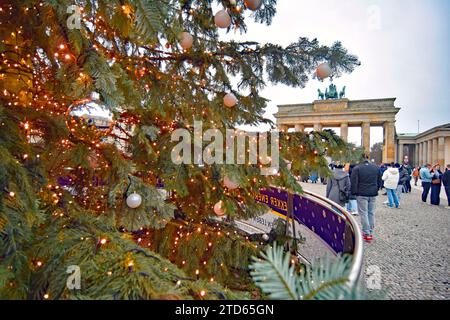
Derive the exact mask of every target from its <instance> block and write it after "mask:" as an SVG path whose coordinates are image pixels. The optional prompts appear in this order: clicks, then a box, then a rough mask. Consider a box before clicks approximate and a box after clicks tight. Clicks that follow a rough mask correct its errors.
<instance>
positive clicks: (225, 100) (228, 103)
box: [223, 93, 238, 108]
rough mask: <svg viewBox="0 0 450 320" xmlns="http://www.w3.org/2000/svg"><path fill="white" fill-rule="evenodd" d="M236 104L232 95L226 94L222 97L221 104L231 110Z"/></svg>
mask: <svg viewBox="0 0 450 320" xmlns="http://www.w3.org/2000/svg"><path fill="white" fill-rule="evenodd" d="M237 102H238V99H237V98H236V96H235V95H234V94H232V93H227V94H226V95H225V97H223V104H224V105H226V106H227V107H228V108H233V107H234V106H235V105H236V104H237Z"/></svg>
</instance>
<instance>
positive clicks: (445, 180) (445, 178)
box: [442, 164, 450, 209]
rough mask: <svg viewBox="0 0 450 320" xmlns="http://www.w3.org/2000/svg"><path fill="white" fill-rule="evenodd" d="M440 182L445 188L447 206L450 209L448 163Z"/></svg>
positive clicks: (449, 170)
mask: <svg viewBox="0 0 450 320" xmlns="http://www.w3.org/2000/svg"><path fill="white" fill-rule="evenodd" d="M442 184H443V185H444V188H445V193H446V194H447V201H448V207H447V209H450V164H448V165H447V169H446V170H445V173H444V175H443V176H442Z"/></svg>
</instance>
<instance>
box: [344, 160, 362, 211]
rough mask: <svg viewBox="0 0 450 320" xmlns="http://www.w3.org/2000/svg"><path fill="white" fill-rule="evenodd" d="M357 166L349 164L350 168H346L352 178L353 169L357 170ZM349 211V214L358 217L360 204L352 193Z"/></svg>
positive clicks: (348, 206)
mask: <svg viewBox="0 0 450 320" xmlns="http://www.w3.org/2000/svg"><path fill="white" fill-rule="evenodd" d="M355 166H356V165H355V164H348V166H346V167H345V168H344V170H345V171H347V172H348V175H349V176H351V175H352V172H353V169H355ZM350 187H351V182H350ZM347 210H348V212H350V214H352V215H354V216H358V215H359V213H358V202H357V201H356V196H355V195H354V194H352V193H351V192H350V197H349V199H348V205H347Z"/></svg>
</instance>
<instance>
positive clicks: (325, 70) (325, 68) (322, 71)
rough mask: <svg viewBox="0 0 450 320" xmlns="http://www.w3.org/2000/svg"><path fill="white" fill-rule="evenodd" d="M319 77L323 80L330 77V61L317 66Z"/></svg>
mask: <svg viewBox="0 0 450 320" xmlns="http://www.w3.org/2000/svg"><path fill="white" fill-rule="evenodd" d="M316 74H317V77H318V78H319V79H321V80H323V79H325V78H328V77H329V76H330V75H331V67H330V65H329V64H328V63H326V62H324V63H322V64H320V65H319V66H318V67H317V71H316Z"/></svg>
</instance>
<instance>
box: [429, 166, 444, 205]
mask: <svg viewBox="0 0 450 320" xmlns="http://www.w3.org/2000/svg"><path fill="white" fill-rule="evenodd" d="M431 174H432V175H433V178H432V179H431V204H432V205H434V206H438V205H440V204H441V188H442V175H443V174H442V171H441V166H440V165H439V163H437V164H435V165H434V167H433V168H432V169H431Z"/></svg>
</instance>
